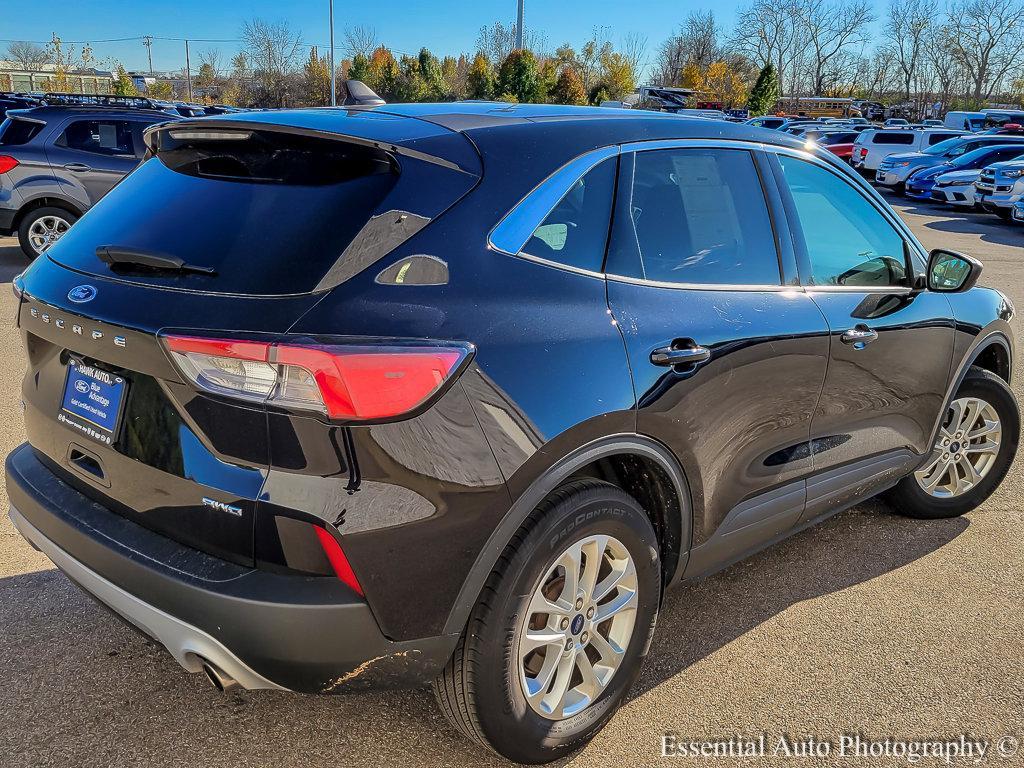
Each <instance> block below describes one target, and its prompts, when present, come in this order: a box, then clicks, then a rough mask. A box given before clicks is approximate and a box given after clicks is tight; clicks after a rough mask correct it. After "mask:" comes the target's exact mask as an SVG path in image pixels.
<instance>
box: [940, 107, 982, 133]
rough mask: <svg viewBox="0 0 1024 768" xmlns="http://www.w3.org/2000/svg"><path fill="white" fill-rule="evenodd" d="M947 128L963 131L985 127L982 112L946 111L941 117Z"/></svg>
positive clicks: (978, 129)
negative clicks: (944, 115) (943, 116)
mask: <svg viewBox="0 0 1024 768" xmlns="http://www.w3.org/2000/svg"><path fill="white" fill-rule="evenodd" d="M943 125H945V126H946V127H947V128H953V129H955V130H963V131H980V130H982V129H983V128H984V127H985V113H984V112H955V111H954V112H947V113H946V117H945V118H944V119H943Z"/></svg>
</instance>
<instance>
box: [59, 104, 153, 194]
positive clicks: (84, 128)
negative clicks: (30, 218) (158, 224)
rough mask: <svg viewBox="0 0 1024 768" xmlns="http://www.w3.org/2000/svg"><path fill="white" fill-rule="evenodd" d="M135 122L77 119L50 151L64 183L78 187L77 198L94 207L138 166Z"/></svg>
mask: <svg viewBox="0 0 1024 768" xmlns="http://www.w3.org/2000/svg"><path fill="white" fill-rule="evenodd" d="M132 127H133V123H132V121H129V120H117V119H75V120H72V121H70V122H69V123H68V124H67V125H66V126H65V127H64V130H63V132H62V133H61V135H60V136H59V137H58V138H57V140H56V141H55V142H54V144H53V146H51V147H50V148H49V149H48V150H47V154H48V155H49V158H50V165H52V166H53V167H54V169H55V170H57V171H58V174H59V177H60V178H61V183H63V184H68V185H69V186H71V187H72V188H76V187H77V190H76V191H77V192H78V194H76V195H75V197H76V199H81V198H82V197H83V193H84V198H85V199H84V200H83V203H85V204H86V205H88V206H91V205H95V204H96V202H97V201H98V200H99V199H100V198H101V197H103V195H105V194H106V193H107V192H109V191H110V190H111V188H112V187H113V186H114V185H115V184H116V183H117V182H118V181H120V180H121V179H122V178H123V177H124V176H125V175H126V174H127V173H129V172H130V171H131V170H132V169H133V168H135V166H136V165H138V163H139V158H138V156H137V155H136V152H135V139H134V137H133V130H132Z"/></svg>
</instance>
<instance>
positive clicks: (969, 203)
mask: <svg viewBox="0 0 1024 768" xmlns="http://www.w3.org/2000/svg"><path fill="white" fill-rule="evenodd" d="M979 176H981V169H980V168H971V169H968V170H965V171H950V172H949V173H944V174H942V175H941V176H936V177H935V184H934V186H932V200H933V201H935V202H937V203H949V204H950V205H955V206H958V207H961V208H973V207H974V182H976V181H977V180H978V177H979Z"/></svg>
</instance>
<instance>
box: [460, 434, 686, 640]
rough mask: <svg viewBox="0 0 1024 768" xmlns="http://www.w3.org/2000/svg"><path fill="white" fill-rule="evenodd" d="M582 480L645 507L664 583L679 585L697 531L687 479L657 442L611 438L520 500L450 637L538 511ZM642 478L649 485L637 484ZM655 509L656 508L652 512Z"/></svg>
mask: <svg viewBox="0 0 1024 768" xmlns="http://www.w3.org/2000/svg"><path fill="white" fill-rule="evenodd" d="M616 473H618V477H617V478H616V477H615V475H616ZM579 477H595V478H598V479H603V480H609V481H610V482H612V483H613V484H615V485H617V486H618V487H620V488H622V490H624V491H625V492H626V493H628V494H629V495H631V496H633V497H634V498H636V499H637V500H638V501H639V502H640V503H641V505H642V506H643V507H644V510H645V511H646V512H647V513H648V515H649V516H651V522H652V524H653V525H654V527H655V531H656V532H657V533H658V535H659V541H660V542H661V543H662V548H663V552H662V557H663V570H664V576H663V582H664V584H666V585H667V584H669V583H672V582H674V581H678V580H679V577H680V575H681V574H682V572H683V569H684V567H685V566H686V561H687V557H688V555H689V548H690V537H691V531H692V526H693V520H692V505H691V500H690V486H689V483H688V481H687V479H686V474H685V473H684V472H683V469H682V467H681V466H680V464H679V462H678V461H677V460H676V458H675V456H674V455H673V454H672V452H671V451H669V449H668V448H666V447H665V446H664V445H662V444H661V443H659V442H658V441H656V440H654V439H652V438H649V437H646V436H644V435H639V434H619V435H611V436H608V437H604V438H601V439H598V440H595V441H593V442H590V443H587V444H585V445H582V446H580V447H578V448H576V449H575V450H573V451H572V452H570V453H569V454H567V455H565V456H563V457H562V458H561V459H559V460H558V461H556V462H555V463H554V464H552V465H551V466H550V467H548V468H547V469H546V470H545V471H544V472H543V473H542V474H541V475H540V476H539V477H538V478H537V479H536V480H534V481H533V483H532V484H531V485H530V486H529V487H528V488H527V489H526V490H525V491H524V492H523V493H522V494H520V496H519V498H517V499H515V501H514V502H513V503H512V506H511V507H510V508H509V511H508V512H507V513H506V514H505V516H504V517H503V518H502V519H501V521H500V522H499V523H498V525H497V526H496V527H495V529H494V531H493V533H492V534H491V536H490V537H489V538H488V539H487V542H486V543H485V544H484V546H483V548H482V549H481V551H480V554H479V555H477V558H476V562H474V564H473V567H472V568H471V569H470V572H469V575H468V576H467V577H466V579H465V580H464V581H463V584H462V588H461V589H460V590H459V594H458V597H457V598H456V601H455V604H454V606H453V607H452V609H451V611H450V613H449V615H448V620H447V621H446V622H445V627H444V633H445V634H459V633H461V632H462V630H463V627H464V626H465V624H466V621H467V619H468V618H469V613H470V611H471V610H472V609H473V606H474V605H475V604H476V602H477V599H478V598H479V596H480V593H481V590H482V589H483V587H484V584H485V582H486V580H487V577H488V575H489V574H490V573H491V571H492V569H493V567H494V564H495V563H496V562H497V561H498V558H499V557H500V556H501V553H502V552H503V551H504V550H505V547H506V546H508V544H509V542H510V541H511V540H512V537H513V536H514V535H515V533H516V531H518V530H519V528H520V527H521V526H522V524H523V523H524V522H525V521H526V518H527V517H529V515H530V514H531V513H532V512H533V510H534V509H536V507H537V505H538V504H540V502H541V501H543V500H544V498H545V497H546V496H547V495H548V494H550V493H551V492H552V491H554V490H555V489H556V488H558V487H559V486H560V485H562V484H563V483H565V482H566V481H567V480H570V479H573V478H579ZM613 478H614V479H613ZM639 478H644V480H646V481H647V483H646V484H640V483H638V482H637V480H638V479H639ZM669 494H670V495H669ZM654 504H657V506H656V507H655V508H652V506H653V505H654ZM666 543H667V545H668V547H669V550H668V552H666V551H665V547H666ZM666 555H667V557H666ZM666 560H667V561H668V562H665V561H666Z"/></svg>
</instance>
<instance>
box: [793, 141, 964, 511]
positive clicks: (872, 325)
mask: <svg viewBox="0 0 1024 768" xmlns="http://www.w3.org/2000/svg"><path fill="white" fill-rule="evenodd" d="M776 157H777V161H778V165H776V166H775V168H776V170H777V171H778V173H777V176H778V178H779V180H780V186H781V193H782V195H783V197H784V200H785V202H786V204H787V208H788V211H789V214H790V219H791V220H790V227H789V228H790V231H791V232H792V233H793V238H794V246H795V250H796V255H797V261H798V264H799V265H800V273H801V279H802V282H803V284H804V286H805V288H806V290H807V292H808V295H809V296H810V298H811V299H812V300H813V301H814V303H815V304H817V306H819V307H820V308H821V311H822V312H823V313H824V315H825V318H826V319H827V321H828V325H829V328H830V336H829V352H830V354H829V368H828V375H827V376H826V378H825V386H824V389H823V391H822V394H821V400H820V402H819V403H818V406H817V408H816V409H815V412H814V419H813V421H812V424H811V438H812V443H811V444H812V447H813V457H814V458H813V462H814V472H815V478H812V479H811V480H810V482H809V486H808V510H807V517H810V516H813V515H815V514H818V513H822V512H827V511H829V510H830V509H834V508H835V507H837V506H841V505H843V504H845V503H849V501H850V500H851V499H853V498H855V497H863V496H866V495H870V494H871V493H872V492H874V491H876V490H877V488H878V486H880V485H881V486H884V485H887V484H889V485H891V484H892V482H893V481H895V480H896V479H899V476H900V474H901V473H905V472H906V471H907V470H908V469H910V468H913V467H914V466H916V464H917V463H919V462H920V459H921V458H922V457H923V456H924V455H925V454H927V453H929V452H930V450H931V445H930V440H931V433H932V429H933V427H934V425H935V420H936V418H937V417H938V415H939V412H940V411H941V409H942V405H943V400H944V397H945V391H946V386H947V384H948V382H949V376H950V365H951V361H952V355H953V333H954V321H953V316H952V312H951V308H950V305H949V302H948V300H947V299H946V298H945V297H944V296H943V295H942V294H938V293H930V292H928V291H920V290H915V289H914V288H913V287H912V286H913V285H914V275H915V272H917V273H919V272H920V271H922V270H923V266H924V265H923V263H921V259H920V258H919V256H917V255H915V254H919V253H920V250H919V246H918V245H917V244H916V243H915V242H913V240H912V239H911V238H910V237H909V236H908V235H907V234H906V233H905V232H904V231H903V228H902V227H900V226H898V225H897V224H896V223H895V222H894V221H893V220H891V218H890V215H891V214H889V213H887V212H884V210H883V208H882V207H881V206H879V205H877V204H876V203H875V202H874V201H872V200H870V199H869V197H868V196H867V195H865V194H864V193H863V192H862V191H861V190H860V189H858V188H857V186H856V185H855V184H854V183H852V182H851V181H850V180H848V179H846V178H844V177H843V175H842V174H840V173H839V172H837V171H835V170H832V169H829V168H828V167H827V166H826V165H825V164H824V163H819V162H816V161H815V162H811V161H809V160H807V159H802V158H799V157H796V156H793V155H789V154H785V153H779V154H777V155H776Z"/></svg>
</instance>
